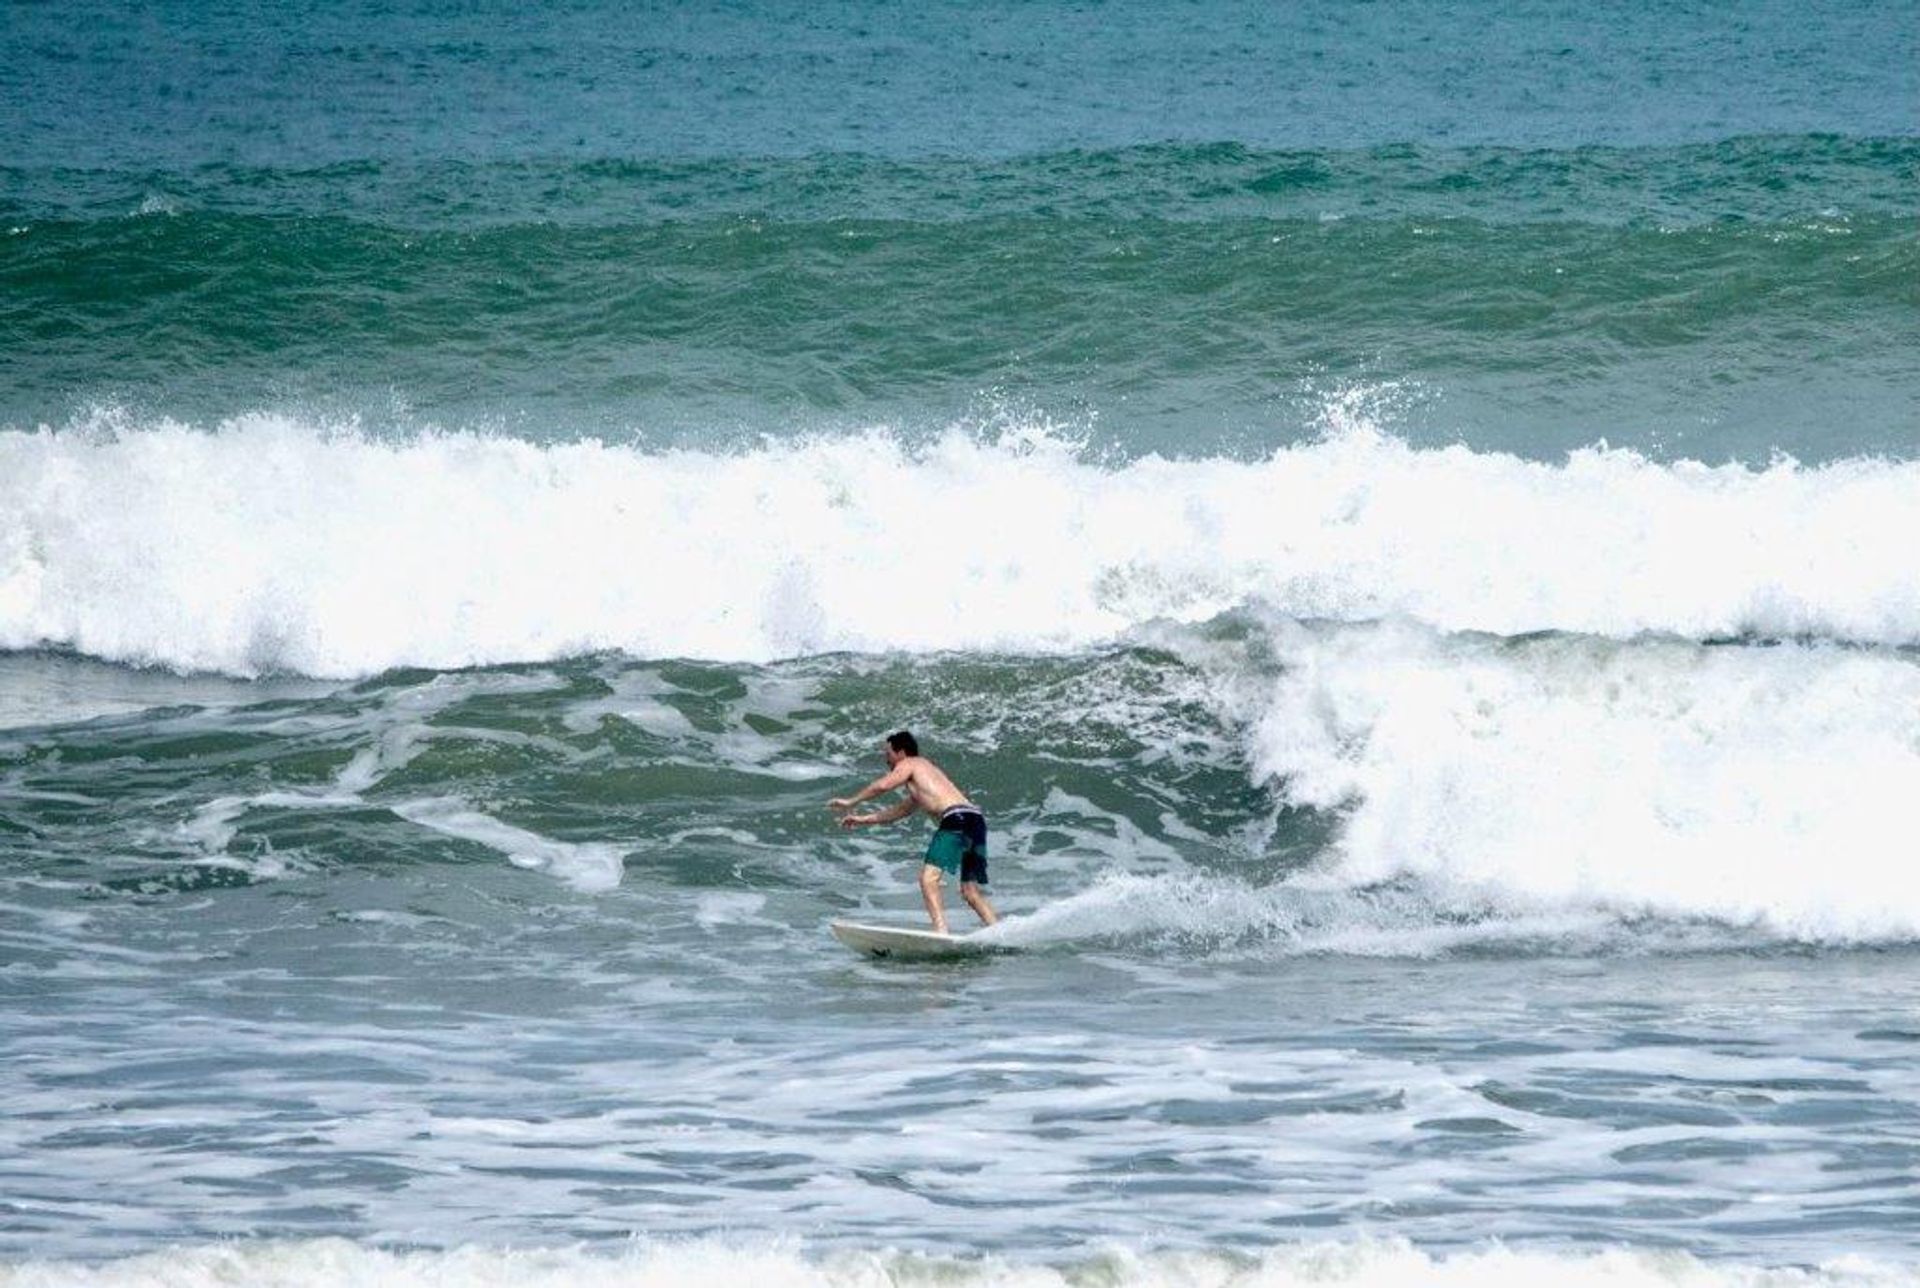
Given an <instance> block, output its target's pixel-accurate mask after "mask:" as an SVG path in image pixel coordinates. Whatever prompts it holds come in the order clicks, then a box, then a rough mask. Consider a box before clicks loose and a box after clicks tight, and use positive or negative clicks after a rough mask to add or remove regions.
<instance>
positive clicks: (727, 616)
mask: <svg viewBox="0 0 1920 1288" xmlns="http://www.w3.org/2000/svg"><path fill="white" fill-rule="evenodd" d="M122 419H124V418H122ZM109 420H111V418H109ZM1916 500H1920V463H1914V462H1888V461H1878V460H1861V461H1851V462H1842V463H1838V464H1833V465H1828V466H1823V467H1820V468H1817V469H1811V468H1802V467H1800V466H1798V465H1796V464H1794V463H1793V462H1791V461H1781V462H1779V463H1776V464H1774V465H1773V466H1771V467H1769V468H1766V469H1762V470H1755V469H1749V468H1746V467H1743V466H1738V465H1727V466H1721V467H1707V466H1704V465H1699V464H1693V463H1679V464H1673V465H1664V464H1658V463H1654V462H1650V461H1648V460H1646V459H1644V458H1642V457H1640V456H1638V455H1636V454H1634V453H1632V452H1628V451H1610V450H1605V449H1599V448H1596V449H1592V450H1588V451H1583V452H1579V453H1576V454H1574V455H1573V456H1572V457H1571V458H1570V459H1568V460H1567V461H1566V462H1565V463H1563V464H1558V465H1551V464H1540V463H1533V462H1527V461H1522V460H1519V459H1517V458H1514V457H1510V456H1504V455H1495V454H1477V453H1474V452H1471V451H1468V450H1466V449H1464V448H1449V449H1446V450H1440V451H1426V450H1414V449H1412V448H1410V447H1408V446H1406V445H1405V444H1403V443H1400V442H1398V441H1395V440H1393V439H1391V438H1388V437H1386V436H1383V435H1381V434H1380V433H1378V432H1376V431H1374V430H1372V429H1370V428H1368V427H1367V426H1366V425H1365V424H1350V425H1348V426H1347V427H1346V428H1345V429H1342V430H1339V431H1338V432H1336V433H1334V434H1333V435H1332V436H1330V437H1329V438H1328V439H1326V440H1325V441H1323V442H1319V443H1315V444H1311V445H1305V446H1299V447H1292V448H1288V449H1285V450H1282V451H1278V452H1276V453H1274V454H1273V455H1272V456H1271V457H1269V458H1267V459H1265V460H1260V461H1235V460H1223V459H1213V460H1197V461H1169V460H1163V459H1159V458H1157V457H1147V458H1144V459H1140V460H1135V461H1132V462H1129V463H1124V464H1117V465H1103V464H1098V463H1094V462H1091V461H1089V460H1087V459H1085V458H1084V456H1083V455H1082V454H1081V453H1078V452H1077V451H1076V450H1075V449H1074V448H1073V447H1071V446H1070V445H1067V444H1063V443H1060V442H1057V441H1055V440H1053V439H1050V438H1049V437H1048V436H1047V435H1046V434H1045V433H1043V432H1038V431H1034V432H1026V433H1020V434H1011V435H1008V436H1006V437H1004V438H1002V439H1001V440H999V441H995V442H982V441H978V440H975V439H973V438H969V437H967V436H965V435H963V434H960V433H958V432H955V433H951V434H948V435H947V436H945V437H943V438H940V439H939V440H937V441H935V442H932V443H931V444H928V445H927V446H925V447H923V448H920V449H910V448H908V447H907V446H905V445H904V444H903V443H902V442H901V441H899V440H898V439H897V438H895V437H893V436H891V435H889V434H887V433H884V432H879V431H875V432H872V433H867V434H854V435H845V436H840V437H826V438H812V439H801V440H789V441H784V442H779V443H770V444H767V445H765V446H762V447H760V448H758V449H755V450H750V451H740V452H732V453H718V452H698V451H647V450H642V449H638V448H627V447H615V446H606V445H602V444H599V443H595V442H590V441H589V442H581V443H568V444H558V445H552V446H545V447H543V446H537V445H534V444H531V443H527V442H521V441H516V440H511V439H500V438H488V437H481V436H476V435H472V434H463V433H453V434H441V435H428V436H423V437H420V438H417V439H414V440H412V441H407V442H380V441H374V440H372V439H369V438H366V437H363V436H360V435H358V434H354V433H336V432H329V431H327V430H325V429H322V428H319V427H316V426H313V425H310V424H307V423H304V422H301V421H298V420H295V419H291V418H288V417H283V416H272V415H255V416H247V417H242V418H239V419H236V420H232V421H229V422H226V423H224V424H222V425H220V426H218V427H217V428H215V429H213V430H211V431H207V432H203V431H201V430H198V429H194V428H190V427H187V426H183V425H178V424H173V423H169V422H161V423H154V424H148V425H142V426H128V425H125V424H113V423H107V424H103V425H78V426H73V427H69V428H68V429H66V430H63V431H52V430H46V429H43V430H40V431H37V432H21V431H7V432H0V648H8V649H26V648H33V647H40V646H47V645H53V646H60V647H68V648H72V649H75V650H77V651H80V652H83V653H86V654H90V655H93V656H97V657H102V658H107V659H110V660H115V661H122V662H135V663H149V664H158V665H161V666H165V667H171V668H175V669H180V670H205V671H220V672H228V673H233V674H238V675H256V674H261V673H266V672H274V671H284V672H297V673H304V674H309V675H316V676H357V675H365V674H369V673H373V672H377V671H380V670H383V669H386V668H389V667H394V666H399V665H421V666H431V667H437V668H452V667H463V666H469V665H476V664H485V663H498V662H509V661H527V660H536V659H546V658H553V657H557V656H561V655H567V654H574V653H580V652H583V651H589V650H596V649H617V650H626V651H628V652H630V653H634V654H637V655H642V656H649V657H676V656H677V657H703V658H717V659H728V660H764V659H770V658H776V657H785V656H794V655H801V654H810V653H819V652H827V651H836V650H853V651H885V650H942V649H993V648H998V649H1015V650H1045V649H1055V648H1075V647H1081V646H1085V645H1087V644H1089V643H1095V642H1101V641H1107V640H1112V639H1114V638H1117V637H1121V636H1123V635H1125V633H1126V632H1128V631H1130V630H1132V629H1135V628H1137V627H1139V626H1140V625H1141V624H1142V623H1144V622H1148V621H1152V620H1155V619H1162V618H1165V619H1173V620H1178V621H1196V620H1203V619H1207V618H1210V617H1213V616H1215V615H1217V614H1218V613H1220V612H1221V611H1223V610H1225V609H1229V608H1233V607H1236V606H1243V605H1247V604H1255V603H1264V604H1268V605H1271V606H1273V607H1274V608H1275V609H1277V610H1278V611H1279V612H1281V613H1283V614H1285V615H1287V616H1290V617H1302V618H1305V617H1313V618H1326V619H1333V620H1366V619H1374V618H1379V617H1383V616H1392V615H1399V616H1404V617H1407V618H1410V619H1414V620H1418V621H1421V622H1425V623H1428V624H1430V625H1433V626H1436V627H1439V628H1441V629H1445V630H1484V631H1492V632H1497V633H1500V634H1507V635H1513V634H1519V633H1524V632H1531V631H1539V630H1548V629H1554V630H1566V631H1579V632H1588V633H1593V634H1599V635H1605V636H1612V637H1631V636H1633V635H1636V634H1638V633H1640V632H1647V631H1653V632H1664V633H1672V634H1676V635H1679V636H1683V637H1689V638H1706V637H1714V636H1725V635H1738V634H1742V633H1754V634H1760V635H1770V636H1772V635H1777V636H1811V637H1828V638H1833V639H1839V640H1849V641H1857V642H1868V643H1883V644H1908V643H1914V642H1920V561H1916V560H1914V559H1913V558H1912V557H1911V551H1912V550H1913V549H1915V548H1916V547H1920V504H1916ZM903 569H922V570H933V571H932V572H931V573H929V574H928V575H914V576H906V575H903V574H902V571H901V570H903ZM626 714H628V715H629V716H630V718H635V719H637V720H639V721H641V722H643V723H644V722H645V721H647V720H648V719H649V718H652V717H655V716H660V715H662V714H663V713H662V709H659V708H655V707H650V706H647V705H645V704H636V705H635V706H634V707H633V708H632V709H631V710H630V711H629V712H628V713H626Z"/></svg>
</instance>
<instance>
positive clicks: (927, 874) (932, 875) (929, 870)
mask: <svg viewBox="0 0 1920 1288" xmlns="http://www.w3.org/2000/svg"><path fill="white" fill-rule="evenodd" d="M920 884H921V885H923V886H926V887H927V888H928V889H932V888H933V887H934V886H937V885H939V884H940V869H939V868H936V867H934V866H933V864H931V863H923V864H921V865H920ZM962 888H963V889H964V888H965V887H962Z"/></svg>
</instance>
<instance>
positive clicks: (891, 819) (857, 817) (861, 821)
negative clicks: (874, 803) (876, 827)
mask: <svg viewBox="0 0 1920 1288" xmlns="http://www.w3.org/2000/svg"><path fill="white" fill-rule="evenodd" d="M914 808H915V806H914V803H913V802H912V801H910V800H907V801H901V802H900V803H899V804H898V805H889V806H887V808H885V809H881V810H875V811H874V812H873V813H871V814H842V815H841V816H840V826H841V827H867V826H870V825H871V824H874V823H898V822H899V821H900V820H901V819H903V818H905V817H906V816H907V815H909V814H911V813H913V811H914Z"/></svg>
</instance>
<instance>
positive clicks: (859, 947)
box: [827, 921, 992, 958]
mask: <svg viewBox="0 0 1920 1288" xmlns="http://www.w3.org/2000/svg"><path fill="white" fill-rule="evenodd" d="M827 929H829V930H831V931H833V937H834V938H835V939H838V940H839V941H840V942H841V943H843V944H845V945H846V946H847V947H849V948H851V949H853V951H855V952H856V953H865V954H867V955H868V956H869V957H899V958H935V957H972V956H975V955H977V954H980V953H985V952H990V951H992V949H991V948H990V947H989V946H988V945H986V944H983V943H980V942H978V941H977V940H975V939H974V937H973V936H972V935H941V934H936V933H935V932H933V931H931V930H917V929H915V928H913V927H911V926H879V925H874V924H872V923H870V922H862V921H835V922H831V923H829V924H828V926H827Z"/></svg>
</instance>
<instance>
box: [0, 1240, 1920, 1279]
mask: <svg viewBox="0 0 1920 1288" xmlns="http://www.w3.org/2000/svg"><path fill="white" fill-rule="evenodd" d="M1916 1281H1917V1280H1916V1272H1915V1270H1914V1268H1913V1267H1903V1266H1899V1265H1895V1264H1891V1263H1887V1262H1880V1261H1872V1260H1868V1259H1866V1258H1861V1257H1840V1258H1836V1259H1834V1260H1832V1261H1830V1262H1828V1263H1826V1264H1824V1265H1821V1266H1818V1267H1814V1268H1805V1269H1803V1268H1797V1267H1777V1268H1776V1267H1767V1266H1758V1265H1741V1264H1731V1265H1729V1264H1716V1263H1712V1262H1703V1261H1701V1260H1699V1259H1697V1258H1695V1257H1692V1256H1690V1255H1688V1254H1687V1253H1684V1252H1672V1251H1662V1252H1656V1251H1647V1250H1640V1249H1631V1248H1615V1249H1607V1250H1604V1251H1597V1252H1553V1251H1532V1250H1524V1249H1516V1248H1507V1247H1503V1246H1500V1245H1497V1244H1495V1245H1489V1246H1487V1247H1483V1248H1477V1249H1471V1250H1464V1251H1459V1252H1454V1253H1451V1254H1432V1253H1427V1252H1423V1251H1421V1250H1420V1249H1418V1248H1415V1247H1414V1246H1412V1245H1411V1244H1408V1243H1406V1242H1405V1241H1403V1240H1386V1239H1380V1240H1365V1241H1358V1242H1352V1243H1336V1242H1327V1243H1315V1244H1301V1245H1294V1246H1282V1247H1278V1248H1274V1249H1271V1250H1268V1251H1266V1252H1264V1253H1260V1254H1258V1255H1251V1254H1247V1253H1241V1252H1223V1251H1206V1250H1195V1251H1182V1252H1150V1253H1138V1252H1131V1251H1125V1250H1113V1251H1106V1252H1092V1251H1089V1252H1083V1253H1081V1254H1080V1255H1078V1256H1076V1257H1072V1258H1069V1259H1066V1260H1063V1261H1058V1262H1020V1261H1010V1260H1004V1259H1001V1258H996V1257H986V1258H979V1259H975V1258H954V1257H932V1256H926V1255H920V1254H914V1253H905V1252H894V1251H885V1252H853V1251H845V1252H833V1253H824V1254H819V1255H808V1254H806V1253H804V1252H802V1251H801V1250H799V1249H797V1248H796V1247H794V1246H792V1245H791V1244H783V1243H778V1242H769V1243H766V1244H763V1245H760V1246H752V1245H746V1244H729V1243H726V1242H722V1241H719V1240H704V1241H695V1242H688V1243H680V1244H671V1243H666V1244H654V1243H636V1244H635V1245H634V1246H632V1247H631V1248H629V1249H627V1250H624V1251H621V1252H613V1253H607V1252H592V1251H587V1250H585V1249H575V1248H567V1249H522V1250H497V1251H496V1250H488V1249H482V1248H459V1249H454V1250H449V1251H416V1252H390V1251H386V1250H383V1249H380V1248H374V1247H366V1246H363V1245H359V1244H355V1243H352V1242H349V1241H347V1240H345V1239H315V1240H308V1241H261V1242H256V1243H237V1244H222V1245H217V1246H204V1247H192V1248H179V1249H173V1250H169V1251H166V1252H157V1253H150V1254H146V1255H143V1256H135V1257H130V1258H127V1259H125V1260H121V1261H115V1262H108V1263H105V1264H100V1265H81V1264H78V1263H60V1262H29V1263H19V1264H15V1265H13V1266H0V1285H4V1286H6V1288H39V1286H40V1285H52V1284H56V1283H57V1284H62V1285H90V1286H92V1288H146V1286H147V1285H158V1284H167V1285H178V1286H180V1288H191V1286H192V1285H198V1284H226V1283H236V1282H245V1283H257V1284H277V1285H284V1286H285V1288H306V1286H308V1285H311V1286H312V1288H324V1286H326V1285H333V1284H348V1283H350V1284H355V1285H370V1286H371V1285H380V1286H383V1288H389V1286H390V1288H400V1286H412V1285H428V1284H448V1283H460V1284H473V1285H488V1284H499V1285H513V1286H514V1288H539V1286H542V1285H556V1286H558V1285H567V1286H568V1288H572V1286H573V1285H609V1286H615V1285H617V1286H621V1288H707V1286H708V1285H713V1284H734V1283H754V1284H759V1285H763V1286H764V1288H893V1286H905V1285H931V1284H945V1285H953V1286H954V1288H1072V1286H1073V1285H1092V1284H1100V1285H1109V1286H1111V1288H1171V1286H1172V1285H1181V1286H1182V1288H1228V1286H1229V1285H1232V1286H1233V1288H1293V1286H1294V1285H1304V1284H1336V1285H1349V1286H1351V1288H1454V1286H1456V1285H1458V1286H1460V1288H1466V1286H1468V1285H1471V1286H1472V1288H1488V1286H1491V1288H1500V1286H1501V1285H1516V1286H1518V1285H1534V1284H1543V1283H1551V1284H1556V1285H1565V1286H1566V1288H1638V1286H1640V1285H1661V1284H1666V1285H1684V1286H1685V1288H1721V1286H1722V1285H1725V1286H1726V1288H1823V1286H1827V1285H1831V1286H1832V1288H1893V1286H1894V1285H1908V1284H1913V1283H1915V1282H1916Z"/></svg>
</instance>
